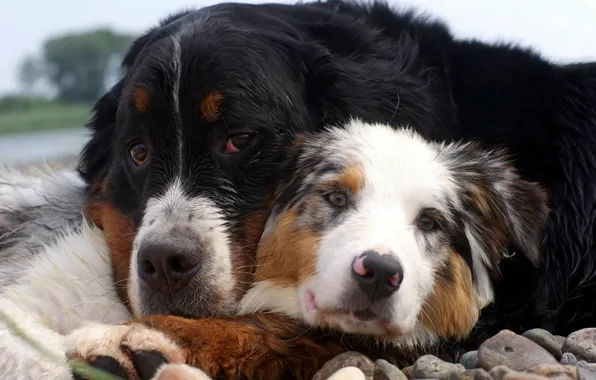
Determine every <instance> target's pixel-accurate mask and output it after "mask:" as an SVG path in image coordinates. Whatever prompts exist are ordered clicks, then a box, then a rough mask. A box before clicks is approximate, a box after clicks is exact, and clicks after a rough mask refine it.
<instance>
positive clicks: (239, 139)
mask: <svg viewBox="0 0 596 380" xmlns="http://www.w3.org/2000/svg"><path fill="white" fill-rule="evenodd" d="M253 137H254V135H250V134H242V135H236V136H232V137H230V138H229V139H228V141H226V153H238V152H240V151H241V150H242V149H244V148H246V147H247V146H248V144H250V142H251V141H252V139H253Z"/></svg>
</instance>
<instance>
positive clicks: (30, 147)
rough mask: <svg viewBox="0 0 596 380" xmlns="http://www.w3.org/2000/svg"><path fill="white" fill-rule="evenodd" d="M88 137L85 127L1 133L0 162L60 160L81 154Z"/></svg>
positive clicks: (22, 162)
mask: <svg viewBox="0 0 596 380" xmlns="http://www.w3.org/2000/svg"><path fill="white" fill-rule="evenodd" d="M88 138H89V131H88V130H86V129H84V128H77V129H64V130H57V131H44V132H32V133H22V134H9V135H0V163H18V164H29V163H34V162H38V161H45V160H47V161H52V160H60V159H62V158H65V157H68V156H73V155H77V154H79V152H80V151H81V149H82V148H83V146H84V145H85V143H86V142H87V140H88Z"/></svg>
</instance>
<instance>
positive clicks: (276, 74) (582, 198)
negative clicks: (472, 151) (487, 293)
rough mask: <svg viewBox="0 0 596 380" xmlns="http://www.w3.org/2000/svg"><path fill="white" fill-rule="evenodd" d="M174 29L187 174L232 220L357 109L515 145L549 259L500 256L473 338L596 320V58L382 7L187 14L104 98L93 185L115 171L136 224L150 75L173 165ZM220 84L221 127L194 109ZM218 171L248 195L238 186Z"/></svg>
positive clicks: (453, 136) (88, 154)
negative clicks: (139, 147)
mask: <svg viewBox="0 0 596 380" xmlns="http://www.w3.org/2000/svg"><path fill="white" fill-rule="evenodd" d="M176 33H181V36H182V37H181V39H180V46H181V49H182V51H183V56H184V58H183V61H182V63H181V64H182V65H183V68H182V72H183V76H184V77H183V80H182V82H181V83H182V84H181V88H180V94H181V95H180V109H181V117H182V123H183V124H184V128H187V129H188V134H189V135H188V138H189V141H192V144H191V145H192V148H193V152H192V157H194V158H193V161H192V167H187V168H185V170H187V171H188V172H189V173H191V174H194V178H196V182H195V183H193V189H196V192H197V193H202V194H207V196H210V197H211V198H212V199H214V200H216V202H219V200H221V205H225V207H226V208H227V210H230V211H229V213H230V214H229V215H228V216H229V217H230V218H239V219H240V220H242V218H243V217H244V216H246V215H249V214H250V213H251V212H254V211H255V210H259V209H262V208H264V204H265V201H266V199H265V195H266V194H268V190H269V189H270V185H271V183H272V182H273V181H274V180H275V178H276V176H277V175H278V173H279V166H280V165H279V164H280V162H282V161H283V149H282V147H283V146H284V144H286V143H287V142H288V141H289V139H290V138H291V136H292V135H294V134H295V133H296V132H304V131H310V130H316V129H318V128H321V127H322V126H324V125H325V124H327V123H331V124H336V123H339V122H341V121H344V120H346V118H348V117H350V116H356V117H359V118H362V119H364V120H365V121H368V122H383V123H391V124H393V125H403V124H405V123H407V124H410V125H412V126H414V127H415V128H416V129H418V130H419V131H421V132H422V133H423V135H424V136H426V137H428V138H431V139H437V140H459V139H464V140H471V139H478V140H479V141H480V142H481V143H482V144H484V145H486V146H492V145H503V146H505V147H506V148H507V149H508V151H509V152H510V153H512V154H513V156H514V157H515V163H516V165H517V167H518V168H519V169H520V171H521V173H522V174H523V175H524V177H525V178H527V179H528V180H532V181H539V182H542V183H543V184H544V185H545V187H546V188H547V189H548V192H549V195H550V208H551V210H552V212H551V216H550V220H549V223H548V226H547V230H546V231H545V234H544V240H543V243H542V252H541V266H540V267H539V268H538V269H535V268H533V267H532V266H531V265H530V263H529V262H528V261H527V260H526V258H525V257H524V254H523V252H518V254H517V255H515V256H514V257H513V258H511V259H510V260H504V261H503V262H502V268H501V270H502V273H503V279H504V281H502V282H500V283H499V284H497V285H496V302H495V304H494V305H492V306H490V307H488V308H486V309H485V310H484V312H483V313H482V316H481V319H480V322H479V323H478V326H477V328H476V329H475V331H474V332H473V335H472V337H471V339H470V345H474V344H475V343H477V342H478V341H479V340H481V339H485V338H486V337H487V336H488V335H490V334H493V333H495V332H496V331H498V330H500V329H503V328H508V329H511V330H514V331H523V330H525V329H529V328H535V327H542V328H546V329H549V330H551V331H553V332H554V333H558V334H563V335H565V334H567V333H569V332H571V331H574V330H577V329H579V328H583V327H586V326H596V314H595V312H596V303H595V302H594V297H595V296H596V249H595V246H594V243H595V239H594V234H595V233H596V223H595V219H596V180H595V179H594V175H595V174H596V63H583V64H568V65H555V64H553V63H550V62H548V61H547V60H545V59H543V58H541V57H540V56H539V55H537V54H535V53H533V52H532V51H529V50H527V49H521V48H518V47H515V46H509V45H505V44H501V45H487V44H484V43H480V42H476V41H470V40H466V41H460V40H456V39H454V38H453V37H452V36H451V34H450V32H449V30H448V29H447V27H446V26H445V25H443V24H441V23H439V22H434V21H430V20H427V19H425V18H421V17H417V16H415V15H414V14H413V13H396V12H395V11H393V10H391V9H390V8H389V7H388V6H386V5H384V4H381V3H375V4H372V5H359V4H354V3H351V2H344V1H341V0H330V1H328V2H317V3H303V4H297V5H277V4H268V5H257V6H255V5H239V4H220V5H215V6H212V7H208V8H204V9H201V10H198V11H189V12H182V13H180V14H177V15H174V16H172V17H170V18H168V19H167V20H166V21H164V22H163V23H162V24H161V26H159V27H156V28H154V29H152V30H150V31H149V32H148V33H146V34H145V35H144V36H142V37H140V38H139V39H138V40H137V41H136V42H135V43H134V44H133V46H132V48H131V50H130V52H129V54H128V55H127V56H126V58H125V60H124V67H125V69H126V72H127V74H126V77H125V78H124V79H123V81H122V82H120V83H119V84H118V85H116V86H115V87H114V88H113V89H112V90H111V91H110V93H108V94H107V95H106V96H105V97H104V98H103V99H102V100H100V101H99V102H98V104H97V106H96V108H95V119H94V120H93V121H92V122H91V128H92V130H93V133H94V135H93V138H92V140H91V141H90V142H89V144H88V145H87V146H86V148H85V150H84V152H83V154H82V160H81V173H82V174H83V176H84V177H85V178H86V180H87V181H88V182H89V183H90V184H93V183H96V182H98V181H99V180H100V179H102V178H104V177H106V176H107V178H108V181H109V182H110V183H111V185H112V186H111V189H112V190H111V195H110V197H111V201H112V202H113V203H114V204H116V205H117V207H119V209H120V211H122V213H123V214H125V215H128V216H130V217H131V218H132V219H133V220H135V221H137V222H138V220H139V218H140V215H141V213H142V207H143V204H144V201H145V200H146V199H147V197H148V196H150V194H151V191H152V190H151V189H152V185H151V183H155V182H156V181H160V180H163V178H162V177H163V173H161V172H160V173H153V174H151V173H144V174H138V175H137V174H131V171H130V169H129V168H128V167H127V166H126V165H127V164H126V162H127V161H126V160H127V158H126V157H125V154H126V150H125V149H124V148H125V144H124V140H125V139H126V138H128V137H129V136H128V135H130V134H131V133H134V132H131V131H134V130H135V129H134V128H135V127H134V126H133V124H134V122H135V120H141V119H135V117H134V116H133V115H131V112H130V110H129V108H130V107H129V95H128V92H129V90H130V88H131V86H132V84H139V83H141V84H143V85H145V86H147V87H148V88H149V89H150V91H151V94H152V96H153V97H154V99H156V103H158V105H156V106H155V107H156V108H155V114H153V120H149V119H142V120H141V121H139V122H142V123H149V124H151V123H155V124H151V126H150V127H149V130H150V133H152V134H154V135H153V136H152V137H151V139H160V140H161V141H164V142H163V145H162V146H161V147H159V148H154V149H157V150H160V151H162V152H163V156H162V157H161V158H162V159H163V160H167V149H168V145H167V144H168V139H170V136H169V135H168V132H167V129H168V128H173V127H171V122H170V121H168V120H159V116H158V115H159V112H160V109H159V107H163V106H164V104H166V103H167V102H168V101H169V100H168V99H166V98H163V99H160V100H159V101H158V100H157V99H159V96H160V95H159V93H158V92H159V91H158V89H160V88H161V89H162V90H163V89H165V88H167V86H169V82H168V81H169V79H170V78H169V77H168V75H167V73H163V72H160V71H159V70H158V69H156V67H158V66H159V65H158V64H157V63H158V62H159V61H160V60H167V59H168V57H167V56H166V55H167V54H169V53H168V50H167V49H166V48H165V47H166V44H167V43H168V42H167V41H169V40H168V39H169V38H170V37H171V36H172V35H174V34H176ZM212 89H219V90H221V91H222V92H224V93H225V99H226V103H225V107H224V110H223V111H222V116H221V119H222V120H223V121H225V123H221V124H217V123H216V125H214V126H210V127H209V128H213V129H208V128H207V127H206V125H207V123H206V122H204V121H203V120H201V119H200V117H196V115H195V114H194V113H193V112H194V111H193V110H194V109H196V106H195V104H198V103H196V102H198V101H200V99H201V96H203V95H204V94H205V93H206V92H207V91H210V90H212ZM118 102H120V103H118ZM117 110H118V115H116V111H117ZM158 122H159V123H161V124H160V125H159V127H158V124H157V123H158ZM168 123H170V124H168ZM244 129H248V130H250V132H251V133H254V135H255V137H254V138H253V140H252V142H251V143H250V145H249V147H248V148H247V149H245V150H244V151H242V152H240V153H239V154H238V155H237V156H234V157H229V156H222V155H221V154H219V152H220V150H221V148H222V147H223V144H224V143H225V141H226V138H227V136H228V134H227V133H228V132H229V131H234V130H244ZM187 154H188V155H189V157H190V156H191V153H190V152H188V153H187ZM160 176H161V177H160ZM158 177H160V178H158ZM218 178H225V179H226V180H227V184H228V185H229V184H232V185H233V186H234V187H235V188H236V189H241V194H242V196H234V195H233V194H227V193H226V190H225V189H223V188H222V187H219V185H220V181H219V180H218ZM222 207H223V206H222ZM240 227H241V226H239V227H238V228H240Z"/></svg>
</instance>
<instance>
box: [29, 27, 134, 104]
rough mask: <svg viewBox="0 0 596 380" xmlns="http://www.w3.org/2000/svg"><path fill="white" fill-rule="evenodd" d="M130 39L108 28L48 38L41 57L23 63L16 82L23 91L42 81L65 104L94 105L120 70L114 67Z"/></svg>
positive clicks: (129, 36) (131, 37) (127, 35)
mask: <svg viewBox="0 0 596 380" xmlns="http://www.w3.org/2000/svg"><path fill="white" fill-rule="evenodd" d="M133 38H134V36H133V35H129V34H125V33H119V32H116V31H114V30H112V29H109V28H99V29H92V30H88V31H84V32H79V33H66V34H61V35H57V36H53V37H50V38H48V39H47V40H46V41H45V42H44V43H43V46H42V53H41V56H40V57H33V56H29V57H26V58H25V59H24V60H23V61H22V64H21V67H20V70H19V80H20V82H21V84H22V85H23V87H25V88H26V89H27V88H32V87H33V86H34V85H35V84H36V83H37V82H39V81H40V80H44V81H46V82H48V83H49V84H50V85H51V86H52V87H53V88H54V90H55V92H56V97H57V98H58V99H59V100H62V101H65V102H69V103H89V102H93V101H95V100H97V99H98V97H99V96H101V94H103V93H104V92H105V90H106V87H107V86H108V85H109V83H108V81H109V80H110V79H111V78H113V77H114V76H115V73H114V71H116V70H119V65H118V64H114V63H115V62H119V61H120V59H121V58H122V56H123V54H124V53H125V52H126V49H127V48H128V46H129V45H130V43H131V42H132V40H133ZM116 76H117V75H116Z"/></svg>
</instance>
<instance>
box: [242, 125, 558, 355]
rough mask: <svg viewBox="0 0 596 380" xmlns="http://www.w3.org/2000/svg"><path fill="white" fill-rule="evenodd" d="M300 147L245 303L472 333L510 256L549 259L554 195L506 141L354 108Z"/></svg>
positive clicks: (373, 328) (310, 319)
mask: <svg viewBox="0 0 596 380" xmlns="http://www.w3.org/2000/svg"><path fill="white" fill-rule="evenodd" d="M293 154H294V160H295V161H294V162H293V163H292V164H291V165H290V166H291V170H290V171H291V175H290V176H289V178H288V180H287V181H285V183H284V184H283V185H282V186H280V191H279V192H278V194H277V197H276V200H275V204H274V206H273V210H272V213H271V215H270V217H269V220H268V223H267V227H266V229H265V232H264V234H263V237H262V239H261V244H260V247H259V252H258V258H257V261H258V269H257V272H256V277H255V280H256V281H257V283H256V284H255V286H254V287H253V289H252V290H251V291H249V292H248V294H247V295H246V296H245V297H244V299H243V300H242V303H241V309H240V310H241V312H249V311H255V310H261V309H269V310H271V309H273V310H274V311H278V312H283V313H287V314H289V315H292V316H294V317H296V318H300V319H301V320H303V321H304V322H306V323H308V324H309V325H313V326H326V327H330V328H334V329H338V330H340V331H344V332H347V333H355V334H364V335H375V336H377V337H379V338H381V339H382V340H388V341H392V342H396V343H398V342H401V343H404V344H408V343H409V344H419V343H423V341H425V340H429V339H433V338H436V337H462V336H465V335H466V334H468V333H469V331H470V330H471V328H472V327H473V326H474V324H475V323H476V321H477V318H478V315H479V312H480V310H481V309H482V308H483V307H485V306H486V305H487V304H489V303H490V302H491V301H492V300H493V281H495V280H496V279H497V277H498V275H499V261H500V259H501V258H502V257H503V256H504V255H506V254H507V252H512V251H516V252H518V253H519V254H523V255H524V256H525V257H526V258H527V259H528V260H529V261H531V262H532V263H537V262H538V260H539V242H540V237H541V234H540V232H541V228H542V227H543V225H544V224H545V222H546V219H547V214H548V210H547V206H546V200H547V197H546V195H545V193H544V192H543V191H542V190H541V188H540V187H539V186H538V185H537V184H535V183H530V182H527V181H524V180H522V179H520V178H519V176H518V175H517V174H516V173H515V171H514V169H513V168H512V167H511V166H510V165H509V164H508V162H507V159H506V157H505V155H504V154H503V152H501V151H491V152H489V151H485V150H481V149H480V148H479V147H478V146H477V145H475V144H436V143H431V142H428V141H425V140H424V139H423V138H422V137H420V136H419V135H417V134H416V133H414V132H413V131H412V130H410V129H407V128H404V129H397V130H396V129H392V128H390V127H389V126H384V125H370V124H365V123H362V122H359V121H357V120H353V121H352V122H350V123H348V124H347V125H345V126H344V127H342V128H332V129H329V130H327V131H325V132H322V133H319V134H314V135H310V136H306V137H303V138H300V139H298V140H297V143H296V146H295V147H294V151H293Z"/></svg>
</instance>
